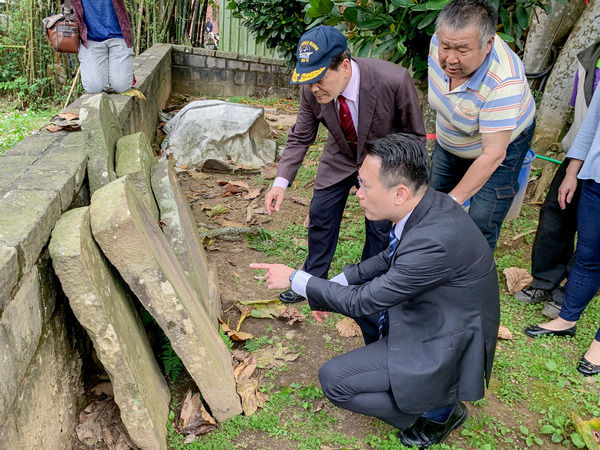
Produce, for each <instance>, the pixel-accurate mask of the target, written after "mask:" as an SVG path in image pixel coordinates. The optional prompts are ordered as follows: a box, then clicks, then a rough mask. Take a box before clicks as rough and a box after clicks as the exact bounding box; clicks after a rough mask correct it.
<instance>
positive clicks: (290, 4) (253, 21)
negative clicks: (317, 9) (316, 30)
mask: <svg viewBox="0 0 600 450" xmlns="http://www.w3.org/2000/svg"><path fill="white" fill-rule="evenodd" d="M304 3H305V2H304V1H299V0H230V1H229V5H228V8H229V9H231V10H232V11H233V16H234V17H237V18H238V19H241V20H242V23H243V24H244V26H245V27H246V28H248V30H250V31H251V32H252V33H253V35H254V36H255V37H256V42H258V43H262V42H264V43H265V45H266V46H267V47H269V48H271V49H275V50H277V51H278V52H279V54H280V56H281V57H282V58H284V59H286V60H287V61H288V63H290V65H291V64H292V63H293V62H294V60H295V54H296V46H297V45H298V40H299V39H300V36H301V35H302V33H303V32H304V30H305V28H306V23H305V21H304V12H303V9H304Z"/></svg>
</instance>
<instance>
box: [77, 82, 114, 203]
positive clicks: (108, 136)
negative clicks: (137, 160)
mask: <svg viewBox="0 0 600 450" xmlns="http://www.w3.org/2000/svg"><path fill="white" fill-rule="evenodd" d="M79 117H80V119H81V129H82V130H83V131H84V132H85V133H87V135H88V142H89V146H88V148H87V150H88V154H89V157H90V159H89V164H88V179H89V183H90V191H91V192H94V191H96V189H99V188H100V187H102V186H104V185H105V184H107V183H108V182H109V181H111V180H114V179H115V178H116V177H117V176H116V174H115V170H114V167H115V146H116V143H117V141H118V140H119V138H121V137H122V136H123V131H122V127H121V123H120V122H119V119H118V114H117V111H116V109H115V106H114V104H113V102H112V100H111V99H110V97H109V96H108V95H107V94H104V93H102V94H96V95H93V96H91V97H89V98H87V99H86V100H85V101H84V102H83V104H82V106H81V109H80V111H79Z"/></svg>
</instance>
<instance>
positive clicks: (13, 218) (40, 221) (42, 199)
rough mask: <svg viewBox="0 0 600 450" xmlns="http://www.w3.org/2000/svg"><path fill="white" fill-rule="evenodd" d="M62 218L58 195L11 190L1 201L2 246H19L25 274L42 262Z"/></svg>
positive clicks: (0, 235)
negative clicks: (44, 252)
mask: <svg viewBox="0 0 600 450" xmlns="http://www.w3.org/2000/svg"><path fill="white" fill-rule="evenodd" d="M59 216H60V198H59V196H58V194H57V193H54V192H43V191H39V190H36V191H11V192H9V193H8V194H6V195H5V196H4V197H3V198H2V199H0V244H3V245H6V246H7V247H15V248H16V249H17V251H18V252H19V263H20V264H21V265H22V266H23V268H22V271H23V272H24V273H25V272H27V271H28V270H29V269H30V268H31V267H32V266H33V264H34V263H35V261H36V260H37V259H38V257H39V255H40V252H41V251H42V248H43V247H44V245H45V244H46V242H47V241H48V238H49V237H50V231H52V228H53V227H54V224H55V223H56V220H57V219H58V218H59Z"/></svg>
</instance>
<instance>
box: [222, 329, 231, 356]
mask: <svg viewBox="0 0 600 450" xmlns="http://www.w3.org/2000/svg"><path fill="white" fill-rule="evenodd" d="M219 336H221V339H223V342H225V345H226V346H227V350H229V351H230V352H231V351H232V350H233V341H232V340H231V338H230V337H229V336H227V333H225V332H224V331H223V328H221V327H219Z"/></svg>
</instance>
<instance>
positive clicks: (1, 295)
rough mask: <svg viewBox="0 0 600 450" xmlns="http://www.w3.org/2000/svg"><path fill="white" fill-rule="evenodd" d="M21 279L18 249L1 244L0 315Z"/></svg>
mask: <svg viewBox="0 0 600 450" xmlns="http://www.w3.org/2000/svg"><path fill="white" fill-rule="evenodd" d="M18 281H19V261H18V259H17V250H16V249H15V248H13V247H5V246H3V245H0V317H1V316H2V314H1V311H2V310H3V309H4V307H5V306H6V305H7V304H8V300H9V297H10V294H11V292H12V290H13V288H14V287H15V286H16V285H17V282H18Z"/></svg>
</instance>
